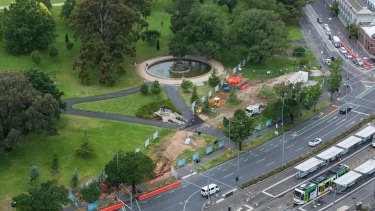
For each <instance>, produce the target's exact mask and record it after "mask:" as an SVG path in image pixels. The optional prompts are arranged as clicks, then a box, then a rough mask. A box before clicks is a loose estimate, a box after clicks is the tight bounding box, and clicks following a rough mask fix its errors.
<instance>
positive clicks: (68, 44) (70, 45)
mask: <svg viewBox="0 0 375 211" xmlns="http://www.w3.org/2000/svg"><path fill="white" fill-rule="evenodd" d="M73 46H74V44H73V43H71V42H67V43H66V49H68V50H69V51H70V50H72V49H73Z"/></svg>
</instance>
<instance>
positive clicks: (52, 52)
mask: <svg viewBox="0 0 375 211" xmlns="http://www.w3.org/2000/svg"><path fill="white" fill-rule="evenodd" d="M58 55H59V51H58V50H57V48H56V47H55V46H53V45H51V46H50V47H49V56H50V57H54V58H55V57H57V56H58Z"/></svg>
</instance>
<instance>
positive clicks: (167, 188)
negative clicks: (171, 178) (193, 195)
mask: <svg viewBox="0 0 375 211" xmlns="http://www.w3.org/2000/svg"><path fill="white" fill-rule="evenodd" d="M181 184H182V183H181V181H177V182H175V183H173V184H170V185H167V186H164V187H162V188H159V189H156V190H154V191H151V192H149V193H146V194H143V195H141V196H139V197H138V199H139V200H140V201H142V200H145V199H148V198H150V197H153V196H156V195H158V194H160V193H163V192H165V191H167V190H170V189H172V188H176V187H178V186H180V185H181Z"/></svg>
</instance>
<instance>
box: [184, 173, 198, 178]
mask: <svg viewBox="0 0 375 211" xmlns="http://www.w3.org/2000/svg"><path fill="white" fill-rule="evenodd" d="M195 174H197V172H193V173H191V174H188V175H186V176H183V177H182V179H186V178H188V177H191V176H193V175H195Z"/></svg>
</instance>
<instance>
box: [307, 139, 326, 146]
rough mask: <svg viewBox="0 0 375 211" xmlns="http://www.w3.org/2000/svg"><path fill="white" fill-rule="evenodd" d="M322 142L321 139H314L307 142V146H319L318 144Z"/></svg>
mask: <svg viewBox="0 0 375 211" xmlns="http://www.w3.org/2000/svg"><path fill="white" fill-rule="evenodd" d="M322 141H323V140H322V139H321V138H316V139H314V140H312V141H309V146H311V147H315V146H317V145H319V144H320V143H322Z"/></svg>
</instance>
